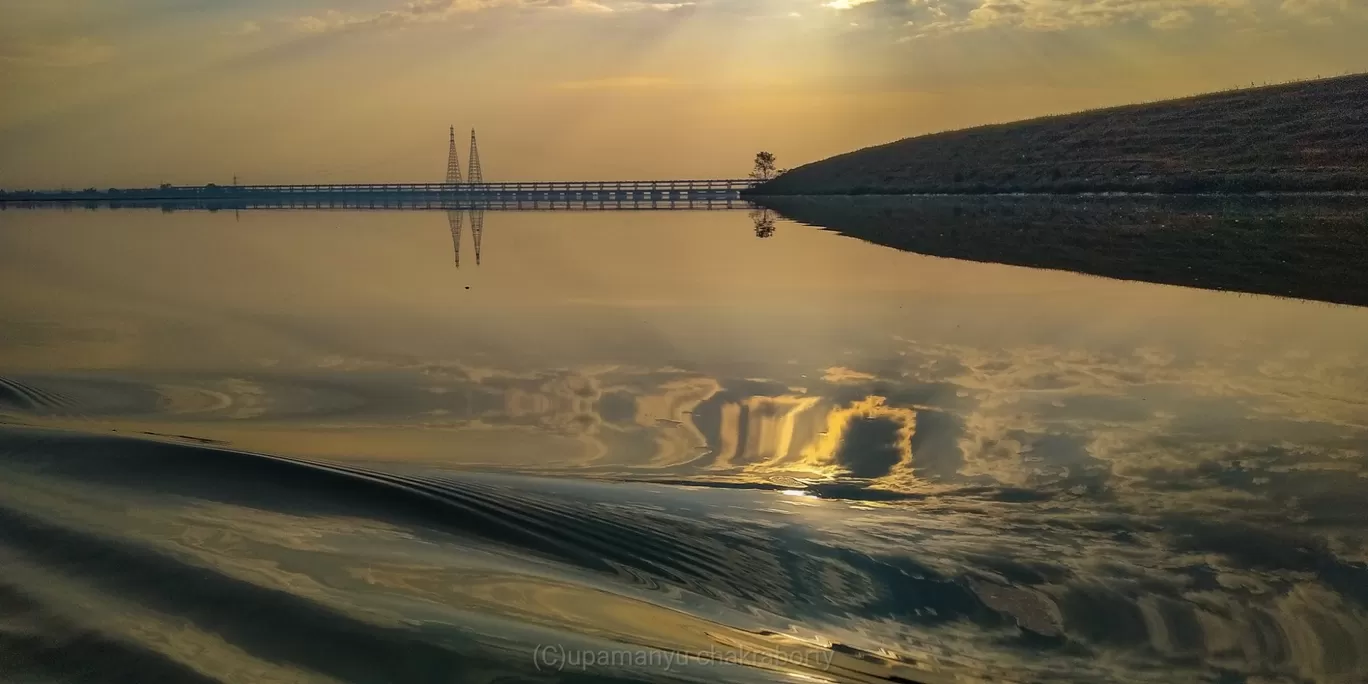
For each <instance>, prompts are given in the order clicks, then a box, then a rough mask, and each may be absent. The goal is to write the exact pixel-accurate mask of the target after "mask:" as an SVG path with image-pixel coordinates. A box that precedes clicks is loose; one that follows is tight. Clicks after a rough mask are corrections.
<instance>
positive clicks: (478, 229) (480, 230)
mask: <svg viewBox="0 0 1368 684" xmlns="http://www.w3.org/2000/svg"><path fill="white" fill-rule="evenodd" d="M470 235H471V237H473V238H475V265H476V266H479V265H480V239H481V238H483V237H484V209H471V210H470Z"/></svg>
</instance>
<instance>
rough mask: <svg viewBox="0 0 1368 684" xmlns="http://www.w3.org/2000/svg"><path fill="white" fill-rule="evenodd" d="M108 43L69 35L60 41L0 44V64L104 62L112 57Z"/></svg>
mask: <svg viewBox="0 0 1368 684" xmlns="http://www.w3.org/2000/svg"><path fill="white" fill-rule="evenodd" d="M114 54H115V50H114V48H113V47H111V46H109V45H105V44H103V43H97V42H95V41H93V40H91V39H89V38H72V39H70V40H67V41H63V42H60V43H49V44H37V43H24V44H19V45H13V46H6V45H0V63H8V64H20V65H26V66H36V67H54V68H76V67H88V66H94V65H96V64H103V63H105V62H108V61H110V60H111V59H113V58H114Z"/></svg>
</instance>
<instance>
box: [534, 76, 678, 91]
mask: <svg viewBox="0 0 1368 684" xmlns="http://www.w3.org/2000/svg"><path fill="white" fill-rule="evenodd" d="M672 85H678V83H677V82H676V81H674V80H671V79H668V78H664V77H660V76H615V77H610V78H596V79H589V80H585V81H562V82H560V83H557V84H556V88H558V89H560V90H634V89H642V88H663V87H668V86H672Z"/></svg>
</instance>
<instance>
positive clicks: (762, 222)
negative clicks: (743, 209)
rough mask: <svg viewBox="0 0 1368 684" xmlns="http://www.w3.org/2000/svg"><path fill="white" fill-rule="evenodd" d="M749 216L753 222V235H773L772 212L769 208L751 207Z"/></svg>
mask: <svg viewBox="0 0 1368 684" xmlns="http://www.w3.org/2000/svg"><path fill="white" fill-rule="evenodd" d="M750 218H751V222H752V223H754V224H755V237H758V238H767V237H769V236H771V235H774V212H772V211H770V210H769V209H752V210H751V212H750Z"/></svg>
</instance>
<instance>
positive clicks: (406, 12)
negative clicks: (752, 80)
mask: <svg viewBox="0 0 1368 684" xmlns="http://www.w3.org/2000/svg"><path fill="white" fill-rule="evenodd" d="M694 4H695V3H693V2H691V1H683V2H643V1H641V0H626V1H624V2H611V3H605V2H599V1H598V0H410V2H407V3H405V4H404V5H402V6H399V7H396V8H395V9H389V10H384V11H381V12H375V13H372V14H346V13H343V12H338V11H336V10H329V11H328V12H325V13H323V14H321V15H309V16H303V17H297V18H295V19H294V20H293V21H292V23H293V25H294V28H295V29H296V30H298V31H300V32H303V33H331V32H335V31H348V30H357V29H366V28H398V27H402V26H406V25H409V24H427V23H437V22H442V21H446V20H448V19H451V18H452V17H455V16H458V15H462V14H469V13H473V12H479V11H482V10H488V9H494V8H500V7H505V8H515V9H523V10H529V11H536V10H545V11H563V12H578V13H584V14H613V13H617V12H637V11H654V12H674V11H678V10H683V9H688V8H691V7H694Z"/></svg>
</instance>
